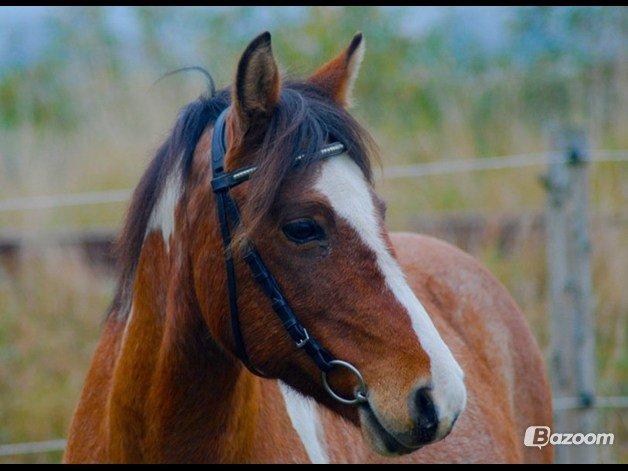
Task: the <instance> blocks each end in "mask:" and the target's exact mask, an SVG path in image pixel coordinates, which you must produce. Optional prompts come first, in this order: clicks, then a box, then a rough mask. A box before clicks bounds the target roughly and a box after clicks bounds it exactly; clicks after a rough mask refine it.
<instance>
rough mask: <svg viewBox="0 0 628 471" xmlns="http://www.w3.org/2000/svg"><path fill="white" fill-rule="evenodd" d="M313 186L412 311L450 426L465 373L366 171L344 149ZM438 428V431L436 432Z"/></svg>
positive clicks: (436, 395) (457, 409)
mask: <svg viewBox="0 0 628 471" xmlns="http://www.w3.org/2000/svg"><path fill="white" fill-rule="evenodd" d="M315 188H316V190H317V191H319V192H320V193H322V194H323V195H324V196H326V197H327V198H328V199H329V202H330V203H331V205H332V207H333V208H334V210H335V212H336V213H337V215H338V216H340V217H342V218H343V219H345V220H346V221H347V222H348V223H349V224H350V225H351V227H352V228H353V229H354V230H355V231H356V232H357V233H358V235H359V236H360V238H361V239H362V241H363V242H364V243H365V244H366V246H367V247H369V248H370V249H371V250H372V251H373V252H374V253H375V256H376V259H377V265H378V266H379V269H380V272H381V273H382V275H383V276H384V279H385V281H386V285H387V286H388V289H390V290H391V291H392V293H393V294H394V295H395V297H396V298H397V300H398V301H399V303H400V304H401V305H402V306H403V307H405V309H406V311H407V312H408V315H409V316H410V320H411V322H412V327H413V328H414V331H415V333H416V335H417V337H418V339H419V343H420V345H421V348H423V350H424V351H425V352H426V353H427V354H428V356H429V357H430V363H431V376H432V378H431V380H432V388H433V389H432V394H433V397H434V402H435V404H436V406H437V408H438V414H439V419H440V420H441V427H442V429H443V430H445V429H447V425H448V424H447V422H450V421H453V420H454V419H455V417H456V415H457V414H458V413H460V412H462V410H463V409H464V406H465V403H466V390H465V387H464V382H463V378H464V374H463V372H462V369H461V368H460V365H458V363H457V362H456V360H455V359H454V357H453V355H452V354H451V351H450V350H449V348H448V347H447V345H445V343H444V342H443V340H442V338H441V337H440V335H439V333H438V331H437V330H436V327H435V326H434V324H433V323H432V320H431V319H430V317H429V315H428V314H427V312H426V310H425V308H424V307H423V305H422V304H421V302H420V301H419V300H418V299H417V297H416V295H415V294H414V292H413V291H412V289H411V288H410V286H409V285H408V283H407V281H406V279H405V275H404V273H403V271H402V270H401V267H400V266H399V264H398V263H397V261H396V260H395V259H394V258H393V256H392V255H391V253H390V251H389V250H388V247H387V246H386V243H385V242H384V239H383V237H382V235H381V228H380V224H379V221H378V218H377V213H376V211H375V205H374V203H373V198H372V196H371V193H370V191H369V186H368V183H367V182H366V179H365V178H364V175H363V173H362V171H361V170H360V168H359V167H358V166H357V164H356V163H355V162H353V161H352V160H351V159H350V158H349V156H347V155H346V154H344V155H341V156H338V157H334V158H331V159H329V160H327V161H326V162H325V163H323V166H322V169H321V175H320V177H319V179H318V181H317V182H316V184H315ZM440 432H441V430H439V431H437V435H438V434H440Z"/></svg>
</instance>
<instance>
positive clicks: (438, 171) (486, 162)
mask: <svg viewBox="0 0 628 471" xmlns="http://www.w3.org/2000/svg"><path fill="white" fill-rule="evenodd" d="M549 155H551V154H548V153H547V152H544V153H543V152H539V153H529V154H515V155H505V156H494V157H477V158H474V159H450V160H443V161H438V162H429V163H421V164H413V165H394V166H391V167H388V168H387V169H385V170H384V173H383V175H382V177H381V178H382V179H384V180H394V179H398V178H418V177H426V176H436V175H453V174H456V173H465V172H474V171H483V170H502V169H513V168H523V167H534V166H541V165H545V164H546V163H547V159H548V156H549ZM591 161H593V162H627V161H628V150H595V151H592V152H591ZM131 193H132V190H131V189H120V190H107V191H88V192H84V193H66V194H59V195H47V196H26V197H19V198H9V199H4V200H0V213H7V212H20V211H32V210H43V209H55V208H63V207H71V206H87V205H97V204H110V203H123V202H125V201H127V200H128V199H129V197H130V196H131Z"/></svg>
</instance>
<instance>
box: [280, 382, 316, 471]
mask: <svg viewBox="0 0 628 471" xmlns="http://www.w3.org/2000/svg"><path fill="white" fill-rule="evenodd" d="M278 383H279V389H280V391H281V394H282V395H283V399H284V402H285V404H286V410H287V411H288V416H289V417H290V421H291V422H292V427H293V428H294V430H295V431H296V432H297V434H298V435H299V438H300V439H301V443H303V447H304V448H305V451H306V452H307V456H308V458H309V459H310V461H311V462H312V463H314V464H328V463H329V457H328V456H327V449H326V448H327V447H326V445H325V436H324V434H323V430H322V428H321V423H320V419H319V417H318V411H317V410H316V407H317V406H316V402H314V400H313V399H310V398H309V397H305V396H303V395H302V394H301V393H299V392H298V391H296V390H295V389H293V388H291V387H290V386H288V385H287V384H286V383H284V382H282V381H278Z"/></svg>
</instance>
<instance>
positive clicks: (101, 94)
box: [0, 7, 628, 462]
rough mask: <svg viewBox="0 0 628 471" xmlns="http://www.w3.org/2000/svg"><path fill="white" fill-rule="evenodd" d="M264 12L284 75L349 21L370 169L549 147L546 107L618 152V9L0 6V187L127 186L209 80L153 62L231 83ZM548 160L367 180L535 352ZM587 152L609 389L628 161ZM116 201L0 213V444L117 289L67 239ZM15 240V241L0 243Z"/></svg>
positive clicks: (67, 383)
mask: <svg viewBox="0 0 628 471" xmlns="http://www.w3.org/2000/svg"><path fill="white" fill-rule="evenodd" d="M266 29H267V30H270V31H271V32H272V34H273V48H274V51H275V56H276V57H277V59H278V61H279V62H280V64H281V65H282V68H283V70H284V71H285V72H286V73H289V74H293V75H306V74H308V73H309V72H311V71H313V70H314V69H315V68H316V67H317V66H318V65H320V64H321V63H323V62H324V61H326V60H328V59H329V58H330V57H332V55H334V54H336V53H337V52H339V51H340V50H341V49H342V48H343V47H345V45H346V44H347V43H348V41H349V40H350V38H351V37H352V35H353V34H354V33H355V32H356V31H358V30H360V31H363V32H364V34H365V37H366V42H367V52H366V56H365V60H364V63H363V66H362V70H361V74H360V77H359V79H358V81H357V85H356V87H357V88H356V106H355V107H354V110H353V111H354V113H355V115H356V116H357V117H358V118H359V119H360V121H361V122H362V123H364V125H365V126H366V127H367V128H368V129H369V130H370V131H371V132H372V134H373V135H374V137H375V139H376V141H377V142H378V143H379V145H380V147H381V150H382V155H383V167H384V168H386V167H388V166H392V165H400V164H414V163H422V162H437V161H441V160H448V159H452V158H456V159H471V160H472V159H482V158H485V157H492V156H502V155H513V154H536V153H539V152H546V151H547V149H548V145H549V144H548V129H550V128H551V127H552V126H555V125H556V124H561V123H568V124H576V125H578V126H580V127H581V128H583V129H585V130H586V131H587V134H588V137H589V141H590V146H591V147H592V148H594V149H607V150H625V149H628V133H627V132H626V131H627V125H628V107H627V106H626V105H627V104H628V103H627V98H628V73H627V72H628V57H627V52H628V47H627V46H628V9H626V8H623V7H517V8H514V7H513V8H505V7H484V8H480V7H473V8H466V7H452V8H442V7H387V8H381V7H316V8H308V7H220V8H217V7H212V8H210V7H207V8H204V7H203V8H201V7H179V8H170V7H169V8H150V7H67V8H59V7H58V8H53V7H30V8H24V7H3V8H0V201H2V200H6V199H9V198H16V197H22V196H32V195H56V194H66V193H77V192H84V191H95V190H116V189H127V188H132V187H134V186H135V185H136V183H137V182H138V180H139V177H140V175H141V173H142V171H143V169H144V168H145V167H146V165H147V163H148V161H149V159H150V158H151V157H152V154H153V152H154V151H155V150H156V148H157V147H158V145H159V144H160V142H161V140H162V139H164V138H165V136H166V135H167V133H168V131H169V129H170V127H171V125H172V124H173V122H174V119H175V117H176V114H177V111H178V109H179V108H180V107H182V106H183V105H185V104H186V103H187V102H189V101H191V100H192V99H194V98H195V97H196V96H197V95H198V94H200V93H201V92H203V91H204V88H205V84H204V81H203V78H202V77H201V76H200V75H197V74H193V73H189V74H179V75H173V76H169V77H166V78H164V79H163V80H161V81H159V82H158V83H157V84H153V83H154V82H155V80H157V79H158V78H159V77H160V76H162V75H163V74H164V73H166V72H168V71H170V70H173V69H176V68H178V67H182V66H188V65H201V66H204V67H206V68H207V69H208V70H209V71H210V72H211V73H212V74H213V75H214V77H215V79H216V82H217V83H218V85H219V86H224V85H227V84H228V83H230V80H231V77H232V75H233V72H234V70H235V65H236V63H237V60H238V58H239V54H240V53H241V52H242V51H243V49H244V48H245V47H246V45H247V44H248V42H249V41H250V39H252V38H253V37H254V36H255V35H257V34H258V33H259V32H261V31H263V30H266ZM544 170H545V169H544V168H542V167H541V168H539V167H530V168H515V169H503V170H494V171H484V172H470V173H462V174H455V175H438V176H428V177H422V178H420V179H418V178H407V179H396V180H394V181H385V180H382V181H380V182H379V188H380V191H381V192H382V194H383V195H384V196H385V197H386V199H387V200H388V203H389V225H390V226H391V228H392V229H395V230H415V231H416V230H420V231H423V232H427V233H432V234H436V235H438V236H440V237H444V238H446V239H448V240H450V241H453V242H454V243H456V244H457V245H459V246H461V247H462V248H464V249H465V250H468V251H470V252H471V253H472V254H473V255H474V256H476V257H477V258H479V259H480V260H481V261H482V262H483V263H484V264H486V265H487V266H488V267H489V268H490V269H491V270H492V271H493V273H494V274H495V275H496V276H497V277H498V278H499V279H500V280H501V281H502V282H503V283H504V284H505V285H506V286H507V287H508V289H509V290H510V292H511V293H512V294H513V296H514V297H515V298H516V300H517V302H518V303H519V305H520V306H521V307H522V309H523V311H524V312H525V314H526V316H527V318H528V320H529V322H530V324H531V326H532V328H533V330H534V332H535V334H536V336H537V338H538V340H539V342H540V344H541V346H542V348H543V349H544V352H546V353H547V351H548V332H549V331H548V316H547V273H546V271H547V270H546V262H545V243H544V232H543V227H542V224H541V223H540V222H539V217H538V216H539V215H540V214H542V212H543V209H544V205H545V198H546V194H545V191H544V189H543V187H542V185H541V184H540V182H539V176H540V175H541V173H543V171H544ZM591 171H592V174H591V179H592V180H591V185H592V187H591V200H590V205H591V218H590V220H591V236H592V240H593V258H592V273H593V286H594V288H593V289H594V293H593V294H594V312H595V318H596V336H597V362H598V363H597V365H598V384H597V389H598V393H599V394H600V395H606V396H613V395H615V396H616V395H621V394H624V395H627V394H628V353H627V352H626V335H627V333H628V332H627V325H626V314H627V313H628V289H626V280H628V250H627V249H628V221H627V219H628V213H627V209H626V208H627V206H628V205H627V203H628V165H626V163H625V162H624V163H621V162H620V163H597V164H595V165H594V166H593V167H592V169H591ZM125 209H126V203H124V202H118V203H111V204H97V205H83V206H71V207H63V208H56V209H46V210H24V211H19V210H5V211H0V443H15V442H27V441H38V440H48V439H53V438H54V439H56V438H63V437H65V434H66V431H67V427H68V424H69V420H70V418H71V415H72V412H73V408H74V407H75V405H76V403H77V400H78V397H79V392H80V388H81V385H82V381H83V379H84V376H85V373H86V370H87V367H88V364H89V360H90V357H91V354H92V352H93V349H94V346H95V343H96V341H97V338H98V334H99V327H100V323H101V319H102V316H103V314H104V311H105V309H106V306H107V305H108V303H109V301H110V299H111V297H112V293H113V289H114V277H113V275H114V273H113V271H112V268H111V265H110V263H109V262H110V260H109V259H108V258H107V254H106V253H105V254H103V253H100V252H98V250H91V249H90V243H91V242H92V241H90V240H87V242H86V241H85V240H84V239H82V238H81V237H82V234H83V235H84V234H91V235H92V237H93V238H95V240H96V241H98V240H100V239H98V238H99V237H100V238H101V239H102V240H104V241H105V242H104V244H105V246H106V241H107V237H108V234H110V233H113V232H115V230H116V229H117V228H118V227H119V226H120V224H121V220H122V217H123V214H124V211H125ZM541 222H542V221H541ZM77 234H78V236H77ZM77 237H78V239H77ZM86 237H87V236H86ZM88 239H89V237H88ZM16 240H18V241H19V247H20V249H19V250H15V247H14V245H15V244H13V245H12V243H7V242H6V241H9V242H11V241H16ZM2 241H5V250H2V247H3V246H2ZM60 241H62V242H60ZM96 245H98V244H96ZM600 422H601V423H600V430H603V431H613V432H614V433H615V434H616V444H615V445H614V446H613V447H606V448H604V450H602V455H601V459H602V460H603V461H605V462H613V461H615V462H617V461H628V448H627V446H626V441H627V439H628V431H627V426H628V414H626V410H619V409H614V410H604V411H600ZM60 457H61V453H60V452H48V453H39V454H32V455H23V456H8V457H0V462H2V461H12V462H13V461H26V462H51V461H52V462H54V461H58V460H59V459H60Z"/></svg>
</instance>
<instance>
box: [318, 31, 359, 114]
mask: <svg viewBox="0 0 628 471" xmlns="http://www.w3.org/2000/svg"><path fill="white" fill-rule="evenodd" d="M364 46H365V44H364V38H363V37H362V33H357V34H356V35H355V36H353V39H352V40H351V44H349V47H348V48H346V49H345V50H344V51H342V52H341V53H340V54H339V55H338V56H336V57H335V58H334V59H332V60H330V61H329V62H327V63H326V64H325V65H323V66H321V67H320V68H319V69H318V70H317V71H316V72H314V74H313V75H312V76H311V77H310V79H309V81H310V82H311V83H313V84H315V85H316V86H318V87H319V88H321V89H322V90H323V91H324V92H325V93H326V94H327V95H329V96H330V97H331V98H332V99H333V100H334V101H335V102H336V103H338V104H339V105H341V106H345V107H347V106H350V104H351V93H352V91H353V84H354V83H355V79H356V78H357V76H358V71H359V70H360V64H361V63H362V58H363V57H364V49H365V47H364Z"/></svg>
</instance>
